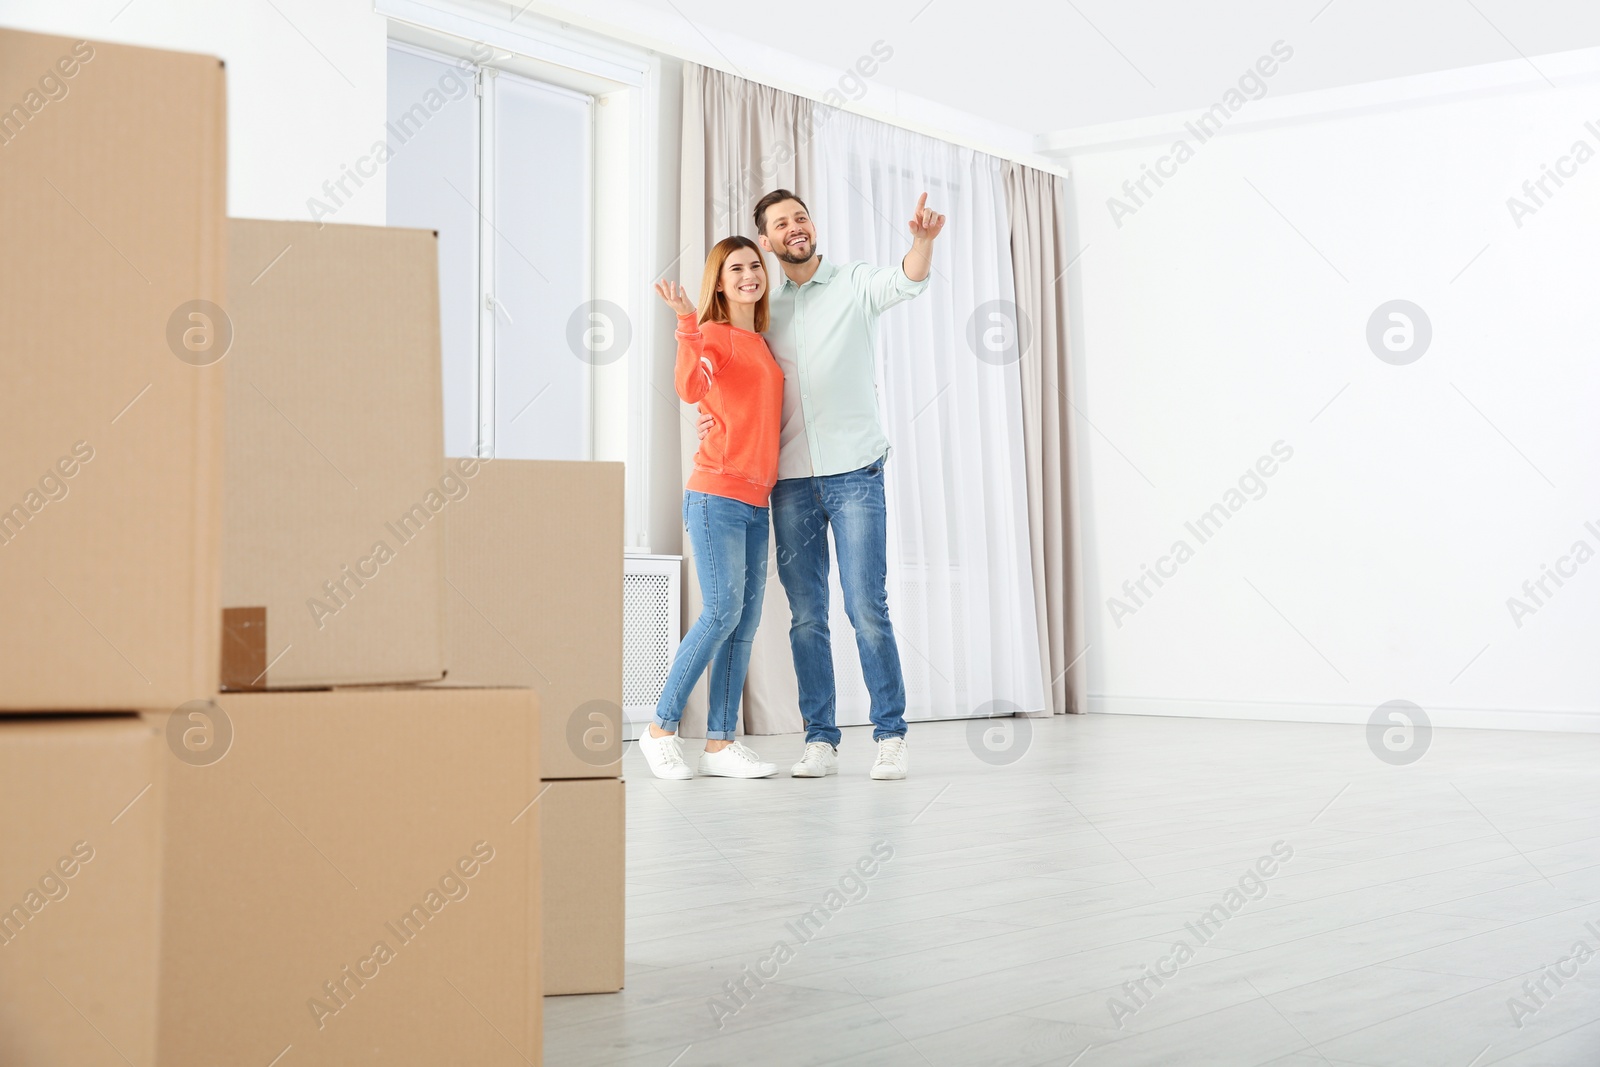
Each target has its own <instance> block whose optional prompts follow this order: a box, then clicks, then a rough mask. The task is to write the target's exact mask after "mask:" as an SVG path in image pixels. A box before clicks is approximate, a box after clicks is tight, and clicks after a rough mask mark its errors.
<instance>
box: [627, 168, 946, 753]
mask: <svg viewBox="0 0 1600 1067" xmlns="http://www.w3.org/2000/svg"><path fill="white" fill-rule="evenodd" d="M927 203H928V194H927V193H923V194H922V197H921V199H919V200H918V201H917V208H916V212H915V214H914V215H913V216H912V219H911V223H910V228H911V237H912V242H911V251H910V252H908V253H906V256H905V258H904V259H903V260H902V261H901V263H900V265H899V266H898V267H871V266H868V265H867V264H865V263H843V264H835V263H833V262H831V261H829V262H824V260H823V258H822V257H821V256H820V255H818V254H817V232H816V229H815V228H814V227H813V226H812V223H811V216H810V214H809V212H807V210H806V206H805V204H804V203H803V202H801V200H800V198H799V197H798V196H796V195H795V194H794V193H792V192H790V191H789V190H787V189H778V190H775V191H773V192H771V193H768V194H767V195H766V196H764V197H762V198H761V200H760V201H759V202H758V203H757V204H756V209H755V224H756V233H757V234H758V235H759V236H760V242H761V243H760V245H759V246H758V245H757V244H756V243H755V242H754V241H751V240H750V239H749V238H747V237H727V238H724V239H723V240H721V241H719V242H717V245H716V247H714V248H713V249H712V250H711V254H710V255H709V256H707V257H706V269H705V274H704V277H703V279H702V281H701V283H700V302H699V304H698V306H696V305H695V304H692V303H690V301H689V299H688V296H687V295H686V294H685V292H684V290H683V287H682V286H680V285H677V284H676V283H673V282H657V283H656V292H658V293H659V294H660V295H661V299H663V300H665V301H666V302H667V304H668V306H670V307H671V308H672V310H673V311H675V312H677V314H678V331H677V336H678V360H677V369H676V375H675V378H676V382H677V388H678V395H679V396H680V397H682V398H683V399H684V401H686V402H687V403H691V404H695V403H697V404H699V405H700V412H701V415H700V423H699V430H700V437H701V441H700V450H699V451H698V452H697V453H696V454H695V457H694V473H693V474H691V475H690V476H689V481H688V485H687V487H686V488H685V490H684V494H683V528H684V533H685V535H686V536H687V538H688V539H689V543H690V544H691V545H692V546H693V551H694V559H695V570H696V573H697V574H698V575H699V578H700V591H701V594H702V597H703V599H704V601H705V604H704V607H703V608H702V609H701V612H700V617H699V619H697V620H696V621H695V624H694V626H693V627H692V628H691V629H690V630H689V632H688V633H687V634H686V635H685V636H684V639H683V643H682V644H681V645H680V646H679V647H678V653H677V656H676V657H675V658H674V659H673V662H672V670H671V672H670V673H669V674H668V676H667V683H666V687H665V688H664V689H663V690H662V693H661V700H660V702H659V703H658V704H657V705H656V714H655V721H654V722H653V723H652V724H651V726H650V728H649V729H648V730H647V731H646V732H645V734H644V735H643V736H641V737H640V738H639V749H640V751H642V752H643V753H644V757H645V761H646V762H647V763H648V764H649V765H650V770H651V771H652V772H654V773H655V775H656V777H658V778H673V779H684V778H692V777H694V772H693V771H692V770H691V769H690V768H689V765H688V764H687V763H686V762H685V761H684V758H683V746H682V742H681V741H680V740H679V738H678V736H677V729H678V721H679V719H680V718H681V717H682V715H683V705H684V702H685V701H687V700H688V698H689V691H690V690H691V689H692V688H693V687H694V684H695V682H696V681H697V680H699V677H700V675H701V673H702V672H704V671H705V669H706V667H707V666H708V665H709V666H710V668H711V674H710V709H709V713H708V715H707V719H706V749H705V752H704V753H702V754H701V756H700V773H701V774H703V775H716V776H721V777H727V778H767V777H770V776H771V775H773V774H775V773H777V767H776V766H775V765H773V764H771V763H764V762H762V761H761V759H760V758H759V757H758V756H757V755H756V754H755V753H754V752H752V751H751V750H750V749H749V748H746V747H745V746H744V745H743V744H741V743H740V742H739V741H738V740H736V739H735V736H734V732H735V727H736V726H737V725H738V720H739V697H740V694H741V693H742V691H743V689H744V677H745V671H746V669H747V668H748V667H749V665H750V643H751V640H752V639H753V638H754V637H755V632H756V627H757V625H758V624H759V623H760V621H761V600H762V595H763V593H764V592H765V590H766V583H767V522H768V516H767V505H768V501H769V499H770V502H771V509H772V515H771V521H772V524H773V528H774V529H775V530H776V533H777V543H778V577H779V579H780V580H781V581H782V582H783V589H784V592H785V593H787V594H788V596H789V607H790V610H791V612H792V613H793V619H792V622H791V624H790V627H789V643H790V646H791V648H792V649H793V651H794V669H795V675H796V678H797V680H798V682H799V688H800V711H801V713H802V715H804V717H805V724H806V744H805V751H804V752H803V753H802V754H801V756H800V762H798V763H796V764H795V765H794V767H793V769H792V770H791V772H790V773H791V774H793V775H794V777H796V778H821V777H824V776H825V775H829V774H833V773H836V772H837V770H838V759H837V746H838V744H839V736H840V735H839V728H838V727H837V726H835V725H834V685H833V652H832V649H831V647H830V645H829V641H828V566H829V561H828V528H829V527H830V526H831V527H832V528H833V540H834V544H835V545H836V546H837V549H838V556H839V582H840V585H841V586H843V588H844V603H845V612H846V614H848V615H849V617H850V624H851V626H853V627H854V628H855V633H856V647H857V648H858V649H859V650H860V653H861V667H862V671H863V673H864V674H865V675H866V681H867V688H868V689H869V690H870V692H871V694H872V725H873V731H872V735H873V739H874V740H875V741H876V742H877V744H878V755H877V760H876V761H875V762H874V763H873V765H872V777H873V778H875V779H879V780H894V779H901V778H904V777H905V776H906V721H905V705H906V692H905V682H904V680H903V678H902V676H901V673H900V653H899V650H898V649H897V648H896V646H895V638H894V630H893V629H892V628H891V626H890V624H889V603H888V596H887V591H886V587H887V573H886V571H887V558H886V554H887V530H886V527H885V508H884V497H883V465H884V461H885V460H886V459H887V458H888V451H889V442H888V439H887V438H886V437H885V436H884V433H883V428H882V425H881V424H880V422H879V419H878V395H877V386H876V379H875V375H874V368H875V364H876V355H877V325H878V316H879V315H880V314H882V312H883V311H884V310H885V309H887V308H890V307H892V306H894V305H895V304H898V303H900V302H901V301H903V300H909V299H910V298H912V297H914V296H916V295H917V294H919V293H921V292H922V291H923V290H924V289H926V288H927V287H928V274H929V272H930V271H931V269H932V260H933V242H934V239H935V238H936V237H938V236H939V231H941V230H942V229H944V222H945V219H944V216H943V215H940V214H938V213H936V212H934V211H933V210H931V209H930V208H929V207H928V206H927ZM762 249H765V250H766V251H768V252H771V253H772V254H773V255H775V256H777V257H778V260H779V262H780V263H781V264H782V266H783V273H784V279H783V282H782V284H781V285H779V287H778V290H777V292H776V293H774V294H772V298H771V300H770V302H769V300H768V285H767V272H766V265H765V262H764V260H763V259H762V255H761V252H762ZM769 343H770V345H771V347H770V348H769V347H768V344H769Z"/></svg>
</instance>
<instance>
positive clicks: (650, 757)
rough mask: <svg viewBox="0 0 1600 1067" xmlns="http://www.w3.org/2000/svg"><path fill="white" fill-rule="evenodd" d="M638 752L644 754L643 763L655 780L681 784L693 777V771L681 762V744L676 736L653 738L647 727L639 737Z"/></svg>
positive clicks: (668, 735)
mask: <svg viewBox="0 0 1600 1067" xmlns="http://www.w3.org/2000/svg"><path fill="white" fill-rule="evenodd" d="M639 751H640V752H643V753H644V761H645V763H647V764H649V765H650V772H651V773H652V774H654V775H655V776H656V777H657V778H669V779H672V780H673V781H679V782H681V781H684V780H685V779H688V778H693V777H694V771H692V770H690V769H689V765H688V764H687V763H685V762H684V760H683V742H682V741H679V740H678V735H677V734H666V735H664V736H662V737H655V736H654V735H652V734H651V733H650V728H649V727H648V726H647V727H645V730H644V733H642V734H640V735H639Z"/></svg>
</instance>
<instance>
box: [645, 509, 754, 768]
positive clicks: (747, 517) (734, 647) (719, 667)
mask: <svg viewBox="0 0 1600 1067" xmlns="http://www.w3.org/2000/svg"><path fill="white" fill-rule="evenodd" d="M683 532H684V534H685V536H686V537H687V538H688V540H689V544H690V546H691V548H692V549H693V551H694V569H695V573H696V574H697V575H699V577H700V597H701V600H702V601H703V606H702V607H701V609H700V617H699V618H698V619H696V620H695V623H694V625H693V626H692V627H690V628H689V632H688V633H687V634H685V635H684V637H683V643H682V644H680V645H679V646H678V654H677V655H676V656H674V657H673V660H672V670H671V671H670V672H669V673H668V674H667V684H666V687H665V688H663V689H662V690H661V699H660V700H659V701H658V702H657V703H656V725H657V726H659V727H660V728H661V729H663V730H670V731H674V732H675V731H676V730H677V729H678V720H679V719H681V718H682V717H683V705H684V704H685V703H686V702H687V701H688V699H689V691H690V690H692V689H693V688H694V684H695V682H697V681H699V680H700V675H701V673H702V672H704V671H705V669H706V665H707V664H710V666H711V675H710V679H709V682H710V694H709V696H710V704H709V707H708V709H707V712H706V736H707V737H708V738H716V739H718V740H732V738H733V736H734V732H735V729H736V727H737V726H738V725H739V697H740V695H741V694H742V693H743V691H744V676H745V672H746V671H747V670H749V667H750V642H751V641H752V640H753V639H754V638H755V634H756V627H757V626H759V625H760V624H761V598H762V596H763V595H764V594H765V593H766V590H767V509H766V508H758V507H752V506H751V505H749V504H746V503H744V502H743V501H742V500H734V499H732V498H730V497H725V496H712V495H710V494H708V493H697V492H695V491H693V490H688V491H686V492H685V493H684V494H683Z"/></svg>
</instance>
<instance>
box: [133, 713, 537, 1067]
mask: <svg viewBox="0 0 1600 1067" xmlns="http://www.w3.org/2000/svg"><path fill="white" fill-rule="evenodd" d="M217 705H218V707H219V708H220V710H221V713H222V714H223V715H225V717H226V720H225V721H226V722H227V723H228V725H229V728H230V729H231V731H232V733H233V737H234V741H233V744H232V749H231V751H230V752H228V753H227V755H226V758H223V759H221V760H218V761H216V762H214V763H208V762H205V759H197V760H196V761H195V762H194V763H192V764H188V763H183V762H176V763H174V765H173V767H172V769H171V771H170V772H169V774H168V775H167V787H168V796H167V810H168V812H169V816H168V819H167V862H166V867H165V899H164V901H163V905H162V913H163V917H164V922H163V924H162V946H161V948H162V955H161V959H162V997H161V1005H160V1063H161V1064H162V1065H163V1067H190V1065H192V1067H210V1065H212V1064H218V1063H259V1064H267V1063H271V1062H273V1060H274V1059H275V1058H277V1057H279V1056H281V1055H283V1054H284V1051H285V1050H286V1049H288V1048H291V1047H292V1048H293V1052H292V1053H290V1055H292V1056H293V1057H294V1060H293V1062H295V1063H312V1064H326V1065H328V1067H345V1065H348V1064H353V1063H463V1064H466V1063H470V1064H475V1065H476V1064H487V1065H500V1067H517V1065H526V1064H530V1063H532V1064H536V1063H539V1062H540V1061H541V1058H542V1043H543V1037H542V1032H541V1020H542V1003H541V1000H540V996H539V986H538V981H539V974H538V971H539V939H540V924H539V890H540V883H539V874H538V864H539V829H540V827H539V820H538V817H537V814H536V812H535V811H534V810H533V809H534V804H533V801H534V799H535V797H536V796H537V793H538V783H537V776H538V767H537V759H538V754H537V753H538V730H537V721H538V720H537V713H536V709H535V707H534V702H533V695H532V693H531V692H530V691H529V690H526V689H500V690H455V691H448V692H446V691H430V690H423V689H418V688H416V687H395V688H392V689H385V688H364V689H348V690H335V691H331V692H328V691H324V692H282V693H242V694H231V693H227V694H223V695H222V696H221V697H220V698H219V699H218V701H217ZM180 714H181V713H174V715H180ZM206 758H209V757H206ZM285 1061H286V1062H287V1057H285Z"/></svg>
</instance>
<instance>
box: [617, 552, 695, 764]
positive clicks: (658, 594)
mask: <svg viewBox="0 0 1600 1067" xmlns="http://www.w3.org/2000/svg"><path fill="white" fill-rule="evenodd" d="M682 580H683V557H682V556H647V555H633V554H630V555H628V556H627V557H625V558H624V560H623V565H622V710H623V716H624V718H625V719H626V720H627V721H628V722H630V723H642V722H648V721H649V720H650V717H651V716H652V715H653V714H654V713H655V710H656V701H657V700H659V699H661V690H662V688H663V687H665V686H666V684H667V672H668V671H669V670H671V669H672V657H673V655H674V654H676V653H677V651H678V640H679V633H678V631H679V627H680V625H681V622H680V620H681V614H682V612H681V608H680V604H679V597H680V585H681V583H682ZM627 734H628V736H629V737H633V736H636V732H635V731H631V730H630V731H627Z"/></svg>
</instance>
